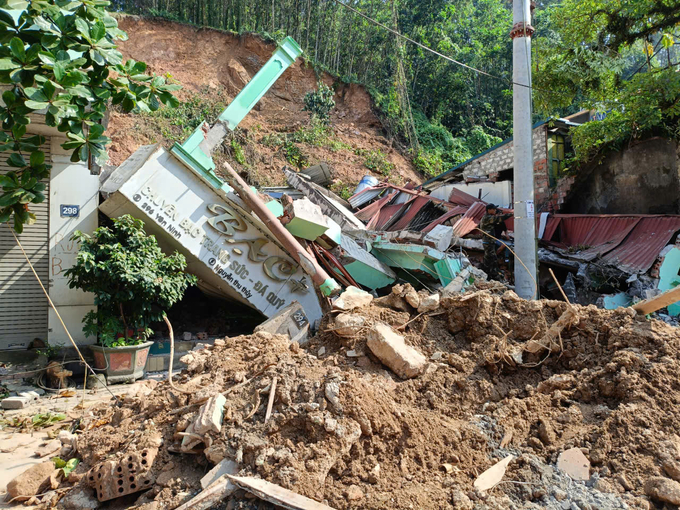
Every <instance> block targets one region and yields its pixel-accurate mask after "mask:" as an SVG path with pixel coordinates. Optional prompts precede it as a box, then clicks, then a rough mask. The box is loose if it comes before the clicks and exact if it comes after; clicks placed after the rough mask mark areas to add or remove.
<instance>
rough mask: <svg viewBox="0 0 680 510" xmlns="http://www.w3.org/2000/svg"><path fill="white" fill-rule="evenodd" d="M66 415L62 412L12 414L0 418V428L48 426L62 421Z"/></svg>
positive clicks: (24, 429) (29, 429)
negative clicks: (10, 416)
mask: <svg viewBox="0 0 680 510" xmlns="http://www.w3.org/2000/svg"><path fill="white" fill-rule="evenodd" d="M65 419H66V415H65V414H62V413H51V412H47V413H38V414H34V415H33V416H14V417H13V418H11V419H3V418H0V429H4V428H6V427H7V428H13V429H17V431H19V432H21V431H27V432H28V431H32V430H37V429H41V428H44V427H49V426H50V425H54V424H55V423H58V422H60V421H64V420H65Z"/></svg>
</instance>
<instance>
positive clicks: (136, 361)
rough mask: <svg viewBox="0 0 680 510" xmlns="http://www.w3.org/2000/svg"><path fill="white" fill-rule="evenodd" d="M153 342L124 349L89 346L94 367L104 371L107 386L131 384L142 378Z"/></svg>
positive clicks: (128, 346)
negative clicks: (92, 355) (123, 383)
mask: <svg viewBox="0 0 680 510" xmlns="http://www.w3.org/2000/svg"><path fill="white" fill-rule="evenodd" d="M152 345H153V342H145V343H143V344H139V345H127V346H124V347H103V346H101V345H90V350H91V351H92V353H93V354H94V366H95V368H97V369H100V370H104V373H105V374H106V379H107V381H108V382H109V384H116V383H122V382H133V381H136V380H137V379H140V378H141V377H143V376H144V367H145V366H146V359H147V357H148V356H149V348H150V347H151V346H152Z"/></svg>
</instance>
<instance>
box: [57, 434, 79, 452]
mask: <svg viewBox="0 0 680 510" xmlns="http://www.w3.org/2000/svg"><path fill="white" fill-rule="evenodd" d="M57 439H58V440H59V441H60V442H61V444H63V445H68V446H71V447H73V449H74V450H76V449H77V448H76V445H77V444H78V436H77V435H76V434H71V433H70V432H69V431H68V430H62V431H61V432H59V434H58V435H57Z"/></svg>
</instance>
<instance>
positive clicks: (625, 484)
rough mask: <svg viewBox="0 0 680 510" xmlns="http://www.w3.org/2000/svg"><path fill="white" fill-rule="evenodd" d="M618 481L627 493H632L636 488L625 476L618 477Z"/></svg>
mask: <svg viewBox="0 0 680 510" xmlns="http://www.w3.org/2000/svg"><path fill="white" fill-rule="evenodd" d="M616 481H617V482H619V483H620V484H621V487H623V488H624V489H625V490H627V491H632V490H633V488H634V487H633V485H632V484H631V483H630V482H629V481H628V478H626V476H625V475H617V477H616Z"/></svg>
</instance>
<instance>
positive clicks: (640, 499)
mask: <svg viewBox="0 0 680 510" xmlns="http://www.w3.org/2000/svg"><path fill="white" fill-rule="evenodd" d="M385 301H386V300H384V299H381V300H378V302H377V303H374V304H371V305H370V306H368V307H365V308H363V309H360V310H356V311H355V312H354V313H356V314H359V315H362V316H363V317H364V318H365V319H366V322H365V324H364V326H363V329H360V330H358V331H357V333H356V335H355V336H354V337H350V338H340V337H338V336H337V334H336V330H335V325H334V321H335V318H334V317H335V313H331V314H328V315H327V316H326V318H325V319H324V321H323V323H322V325H321V333H319V334H318V335H317V336H316V337H314V338H313V339H312V340H311V342H310V343H309V344H308V345H307V346H306V347H305V348H300V347H299V346H298V345H297V344H293V345H290V343H289V340H288V338H287V337H279V336H275V337H272V336H271V335H269V334H266V333H257V334H254V335H251V336H240V337H235V338H227V339H225V340H224V345H217V346H215V347H213V348H211V349H206V350H203V351H199V352H195V353H192V354H191V356H192V358H193V359H189V360H187V361H188V362H189V368H188V370H186V371H185V372H183V375H182V376H181V378H180V381H179V383H180V385H182V386H184V387H185V388H187V389H190V390H191V392H192V395H184V394H180V393H178V392H176V391H174V390H173V389H172V388H170V387H169V386H168V385H167V384H166V383H160V384H158V385H157V386H156V387H155V388H154V389H153V390H152V391H151V392H150V394H148V395H139V396H138V397H134V398H128V399H125V400H124V401H122V402H120V403H118V404H115V405H107V406H100V407H98V408H95V409H94V410H93V411H92V416H91V417H90V418H89V419H87V420H85V421H84V422H83V424H82V428H83V430H84V432H83V434H82V436H81V439H80V440H79V443H78V445H79V447H78V449H79V455H80V456H82V460H83V465H82V468H81V470H86V469H87V468H89V467H92V466H95V465H97V463H99V462H101V461H103V460H105V459H108V458H116V457H117V456H122V455H124V454H126V453H127V452H131V451H138V450H141V449H143V448H145V447H149V446H152V445H156V446H158V445H160V450H159V454H158V457H157V458H156V461H155V463H154V470H155V476H156V483H155V486H154V487H153V489H152V490H151V491H148V492H147V493H145V494H144V495H143V496H141V498H140V499H139V500H138V501H137V504H141V503H144V502H149V501H151V500H155V501H156V502H158V503H159V504H160V507H161V508H174V507H175V506H177V505H179V504H180V503H182V502H184V501H186V500H188V499H189V498H191V497H192V495H193V494H195V493H196V492H197V491H198V490H199V485H198V480H199V478H200V476H201V475H202V474H203V473H205V472H206V471H207V470H208V469H209V468H210V467H211V466H212V465H213V464H215V463H217V462H219V461H220V460H221V459H223V458H229V459H235V460H236V461H237V462H238V463H239V468H240V469H241V474H243V475H254V476H258V477H262V478H265V479H267V480H269V481H271V482H274V483H278V484H280V485H282V486H284V487H287V488H289V489H292V490H294V491H297V492H299V493H301V494H304V495H306V496H308V497H310V498H313V499H316V500H319V501H325V502H326V503H327V504H329V505H330V506H331V507H333V508H337V509H348V508H364V509H376V510H377V509H407V508H418V509H423V510H429V509H440V508H441V509H444V508H445V509H449V508H469V509H471V508H473V506H474V505H475V504H476V505H478V506H475V508H574V507H577V508H582V509H586V508H593V509H594V508H606V509H609V508H627V507H632V508H652V506H653V504H654V502H650V501H649V500H648V499H647V498H646V497H645V495H644V484H645V481H646V480H647V479H648V478H649V477H651V476H666V477H670V478H673V477H676V478H677V477H680V463H679V462H678V461H679V460H680V438H678V437H677V436H676V435H675V434H678V433H680V431H679V430H678V426H677V423H678V417H679V412H678V396H679V395H680V384H679V383H678V378H677V374H678V371H679V369H680V355H679V353H678V347H679V346H680V333H678V331H677V329H676V328H672V327H670V326H668V325H666V324H664V323H662V322H659V321H655V320H648V319H646V318H644V317H639V316H636V315H635V313H634V312H633V311H632V310H630V309H620V310H616V311H609V310H600V309H597V308H595V307H594V306H589V307H580V306H577V307H575V308H574V309H573V311H575V313H574V315H573V317H574V318H573V320H572V321H570V322H569V323H568V324H567V327H566V328H565V329H564V330H563V331H562V332H561V334H560V335H554V336H553V337H550V336H549V335H548V334H547V332H548V331H549V328H551V326H554V324H555V323H556V322H557V321H558V319H560V318H561V317H562V318H563V319H564V317H567V316H564V314H565V313H572V312H571V311H569V310H568V305H567V304H565V303H563V302H557V301H534V302H529V301H523V300H521V299H519V298H518V297H517V296H516V295H515V294H514V293H513V292H510V291H503V290H497V291H495V292H494V291H488V290H487V291H477V292H476V293H468V294H466V295H465V296H462V297H453V298H446V299H444V300H443V301H442V306H441V308H440V309H439V310H436V311H435V312H432V313H430V314H428V315H419V314H417V313H416V312H415V310H412V309H409V308H408V306H407V305H404V306H400V307H399V308H402V309H400V310H396V309H394V308H393V306H394V302H393V301H391V302H390V306H386V305H385ZM375 321H381V322H385V323H387V324H390V325H391V326H392V327H394V328H395V329H398V328H401V331H402V332H403V333H404V335H405V338H406V341H407V343H408V344H410V345H411V346H413V347H415V348H417V349H418V350H419V351H420V352H422V353H423V354H425V355H426V356H427V357H428V358H429V359H431V364H430V366H429V369H428V370H427V371H426V372H425V374H424V375H422V376H420V377H417V378H415V379H412V380H407V381H403V380H400V379H399V378H397V377H396V376H395V375H394V374H393V373H392V372H390V371H389V370H388V369H387V368H386V367H385V366H383V365H382V364H381V363H380V362H379V361H378V360H377V359H376V358H375V357H374V356H373V355H372V354H371V353H370V352H369V351H368V349H367V347H366V342H365V336H366V331H368V328H370V327H371V325H372V324H373V323H374V322H375ZM404 325H405V326H404ZM550 338H552V339H553V340H550ZM218 343H219V342H218ZM348 351H350V352H349V356H348ZM351 351H355V352H351ZM274 377H276V378H277V382H278V384H277V389H276V397H275V400H274V411H273V414H272V418H271V420H270V421H269V422H268V423H266V424H265V423H264V417H265V410H266V405H267V400H268V393H269V390H270V387H271V383H272V380H273V378H274ZM246 380H247V382H246V383H245V384H241V383H243V382H244V381H246ZM239 384H241V386H238V387H237V388H238V389H236V390H232V391H230V393H229V394H228V395H227V405H226V407H225V409H226V410H225V421H224V424H223V425H222V428H221V431H220V433H208V434H209V438H207V439H206V443H207V445H208V446H206V445H205V444H204V445H202V446H201V447H199V448H198V450H197V452H196V454H193V455H188V454H180V453H173V452H176V451H177V450H178V449H179V442H180V440H181V435H178V432H181V431H182V430H184V428H185V427H186V425H187V424H188V423H189V422H190V421H191V420H192V419H193V417H194V416H195V410H196V409H198V406H194V407H189V408H187V409H186V410H184V411H181V412H179V413H177V412H176V411H175V410H176V409H178V408H180V407H182V406H186V405H191V404H192V403H194V402H200V401H201V400H202V399H204V398H205V397H207V396H209V395H211V394H215V393H216V392H223V391H229V389H230V388H233V387H234V386H236V385H239ZM336 394H337V398H336ZM173 412H175V414H172V413H173ZM92 423H94V424H96V425H97V428H92V429H89V427H90V426H91V424H92ZM102 423H104V425H101V424H102ZM571 447H578V448H580V449H581V450H582V451H583V452H584V453H585V455H586V456H587V457H588V458H589V459H590V462H591V464H592V468H591V473H592V477H591V480H590V482H588V483H585V484H584V483H575V482H572V481H571V480H569V479H568V477H566V476H565V475H564V474H561V473H558V472H557V470H555V469H554V466H555V463H556V460H557V456H558V454H559V453H560V452H562V451H564V450H566V449H568V448H571ZM509 454H513V455H515V456H516V457H517V458H516V459H515V460H514V461H512V462H511V463H510V466H509V468H508V470H507V473H506V475H505V479H504V480H505V482H504V483H503V484H500V485H498V486H497V487H496V488H494V489H493V490H491V491H489V492H488V493H479V492H478V491H475V490H474V489H473V482H474V481H475V479H476V477H477V476H478V475H479V474H480V473H481V472H483V471H484V470H486V469H487V468H489V467H490V466H492V465H493V464H494V463H495V462H497V461H498V460H500V459H502V458H504V457H505V456H507V455H509ZM376 466H377V467H376ZM248 501H250V500H247V499H245V498H244V496H243V493H242V492H239V493H237V494H236V495H235V496H234V497H233V500H232V502H231V503H230V504H231V505H232V506H231V508H251V507H249V506H248V505H249V504H250V503H248ZM570 501H572V502H574V505H575V506H566V507H565V506H564V503H565V502H566V504H567V505H570V504H571V503H570ZM133 503H134V501H130V503H129V504H130V505H131V506H132V505H133ZM252 508H258V506H257V505H256V506H252ZM259 508H263V507H259ZM266 508H269V507H266ZM658 508H661V506H659V507H658Z"/></svg>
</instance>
